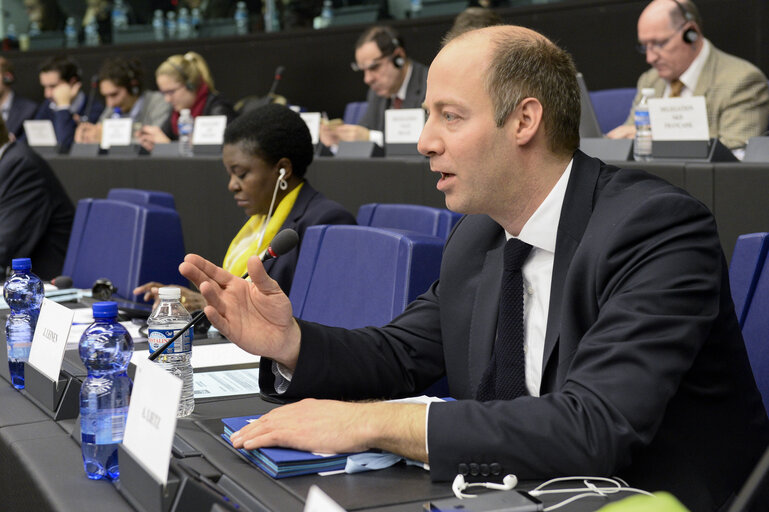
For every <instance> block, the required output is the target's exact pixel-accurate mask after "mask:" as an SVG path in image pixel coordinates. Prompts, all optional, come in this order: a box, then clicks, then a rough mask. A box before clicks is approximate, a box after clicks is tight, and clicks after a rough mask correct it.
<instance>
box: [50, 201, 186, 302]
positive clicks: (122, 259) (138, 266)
mask: <svg viewBox="0 0 769 512" xmlns="http://www.w3.org/2000/svg"><path fill="white" fill-rule="evenodd" d="M183 259H184V240H183V237H182V227H181V221H180V219H179V214H178V213H177V212H176V211H175V210H172V209H170V208H163V207H160V206H155V205H138V204H132V203H127V202H124V201H116V200H113V199H82V200H80V201H79V202H78V206H77V211H76V213H75V221H74V223H73V229H72V234H71V235H70V240H69V246H68V248H67V256H66V258H65V260H64V270H63V273H64V274H65V275H68V276H70V277H72V281H73V283H74V286H75V287H77V288H90V287H91V286H92V285H93V283H94V281H96V280H97V279H100V278H108V279H109V280H110V281H112V283H113V284H114V285H115V286H116V287H117V292H116V295H117V296H119V297H122V298H124V299H130V300H135V299H136V297H134V295H133V294H132V291H133V289H134V288H135V287H136V286H138V285H140V284H142V283H145V282H148V281H159V282H161V283H165V284H181V285H183V284H186V283H187V282H186V280H185V279H184V278H183V277H182V276H181V274H179V270H178V266H179V263H181V261H182V260H183Z"/></svg>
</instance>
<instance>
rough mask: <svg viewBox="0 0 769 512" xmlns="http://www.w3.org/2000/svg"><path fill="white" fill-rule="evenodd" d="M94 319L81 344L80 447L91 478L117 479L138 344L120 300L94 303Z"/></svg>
mask: <svg viewBox="0 0 769 512" xmlns="http://www.w3.org/2000/svg"><path fill="white" fill-rule="evenodd" d="M93 319H94V323H92V324H91V325H90V326H88V328H87V329H86V330H85V332H83V335H82V336H81V337H80V345H79V353H80V359H82V360H83V363H84V364H85V368H86V370H87V371H88V376H87V377H86V379H85V381H83V385H82V386H81V387H80V439H81V445H80V446H81V448H82V451H83V467H84V468H85V474H86V475H87V476H88V478H90V479H92V480H98V479H101V478H107V479H109V480H116V479H117V478H118V477H119V476H120V470H119V468H118V460H117V445H118V444H120V443H121V442H122V441H123V433H124V432H125V423H126V417H127V416H128V403H129V400H130V398H131V389H132V387H133V383H132V382H131V378H130V377H128V374H127V373H126V370H127V369H128V363H129V362H130V361H131V355H132V354H133V349H134V342H133V340H132V339H131V335H130V334H128V331H126V329H125V327H123V326H122V325H120V324H119V323H118V321H117V303H115V302H97V303H95V304H94V305H93Z"/></svg>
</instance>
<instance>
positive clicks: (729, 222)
mask: <svg viewBox="0 0 769 512" xmlns="http://www.w3.org/2000/svg"><path fill="white" fill-rule="evenodd" d="M49 162H50V163H51V166H52V167H53V169H54V171H55V172H56V174H57V176H58V177H59V179H60V180H61V181H62V183H63V184H64V188H65V189H66V190H67V193H68V194H69V195H70V197H71V198H72V200H73V201H77V200H78V199H81V198H84V197H105V196H106V194H107V191H108V190H109V189H110V188H113V187H135V188H144V189H156V190H164V191H167V192H171V193H172V194H174V197H175V199H176V208H177V210H178V211H179V214H180V215H181V218H182V227H183V230H184V241H185V246H186V248H187V251H189V252H197V253H198V254H200V255H202V256H204V257H206V258H209V259H211V260H213V261H214V262H221V261H222V259H223V258H224V253H225V252H226V250H227V247H228V246H229V243H230V240H231V239H232V237H233V236H234V235H235V233H237V231H238V230H239V229H240V227H241V226H242V224H243V222H244V221H245V216H244V214H243V211H242V210H241V209H239V208H238V207H237V206H236V204H235V203H234V201H233V200H232V196H231V194H230V193H229V192H228V191H227V174H226V172H225V170H224V168H223V166H222V164H221V161H220V159H219V158H215V157H195V158H154V157H128V158H104V157H101V158H98V157H97V158H75V157H68V156H56V157H51V158H49ZM612 163H613V164H615V165H621V166H626V167H635V168H641V169H646V170H647V171H649V172H651V173H653V174H656V175H658V176H661V177H662V178H664V179H666V180H668V181H670V182H671V183H673V184H674V185H677V186H679V187H681V188H684V189H686V190H687V191H689V192H690V193H691V194H692V195H694V196H695V197H696V198H698V199H699V200H701V201H702V202H703V203H704V204H705V205H706V206H708V207H709V208H710V209H711V210H712V211H713V213H714V214H715V217H716V221H717V223H718V227H719V233H720V236H721V242H722V244H723V246H724V252H725V253H726V255H727V258H729V257H730V256H731V253H732V249H733V247H734V243H735V241H736V240H737V236H739V235H740V234H743V233H750V232H754V231H766V230H769V222H768V220H769V219H768V217H769V214H767V209H766V208H763V207H762V205H763V204H764V202H765V195H766V190H769V188H768V186H769V166H768V165H764V164H744V163H739V162H735V163H687V162H684V161H654V162H643V163H640V162H612ZM307 178H308V180H309V181H310V183H312V184H313V186H314V187H315V188H317V189H318V190H320V191H321V192H323V193H324V194H325V195H326V196H328V197H329V198H331V199H334V200H336V201H338V202H339V203H341V204H342V205H343V206H345V207H346V208H347V209H348V210H349V211H350V212H352V213H353V214H355V213H357V210H358V207H360V205H362V204H365V203H371V202H379V203H412V204H425V205H428V206H436V207H445V202H444V198H443V194H442V193H440V192H439V191H438V190H437V189H436V188H435V184H436V183H437V180H438V176H437V175H436V174H435V173H432V172H430V166H429V163H428V161H427V159H425V158H420V157H414V158H370V159H339V158H333V157H318V158H316V159H315V161H314V162H313V164H312V165H311V166H310V168H309V169H308V172H307Z"/></svg>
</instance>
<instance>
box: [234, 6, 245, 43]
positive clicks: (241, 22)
mask: <svg viewBox="0 0 769 512" xmlns="http://www.w3.org/2000/svg"><path fill="white" fill-rule="evenodd" d="M234 18H235V33H236V34H238V35H239V36H242V35H245V34H248V8H247V7H246V2H238V3H237V4H236V6H235V16H234Z"/></svg>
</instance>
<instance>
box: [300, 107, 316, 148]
mask: <svg viewBox="0 0 769 512" xmlns="http://www.w3.org/2000/svg"><path fill="white" fill-rule="evenodd" d="M299 117H301V118H302V120H303V121H304V123H305V124H306V125H307V128H309V130H310V137H311V138H312V143H313V144H317V143H318V141H319V140H320V112H299Z"/></svg>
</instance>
